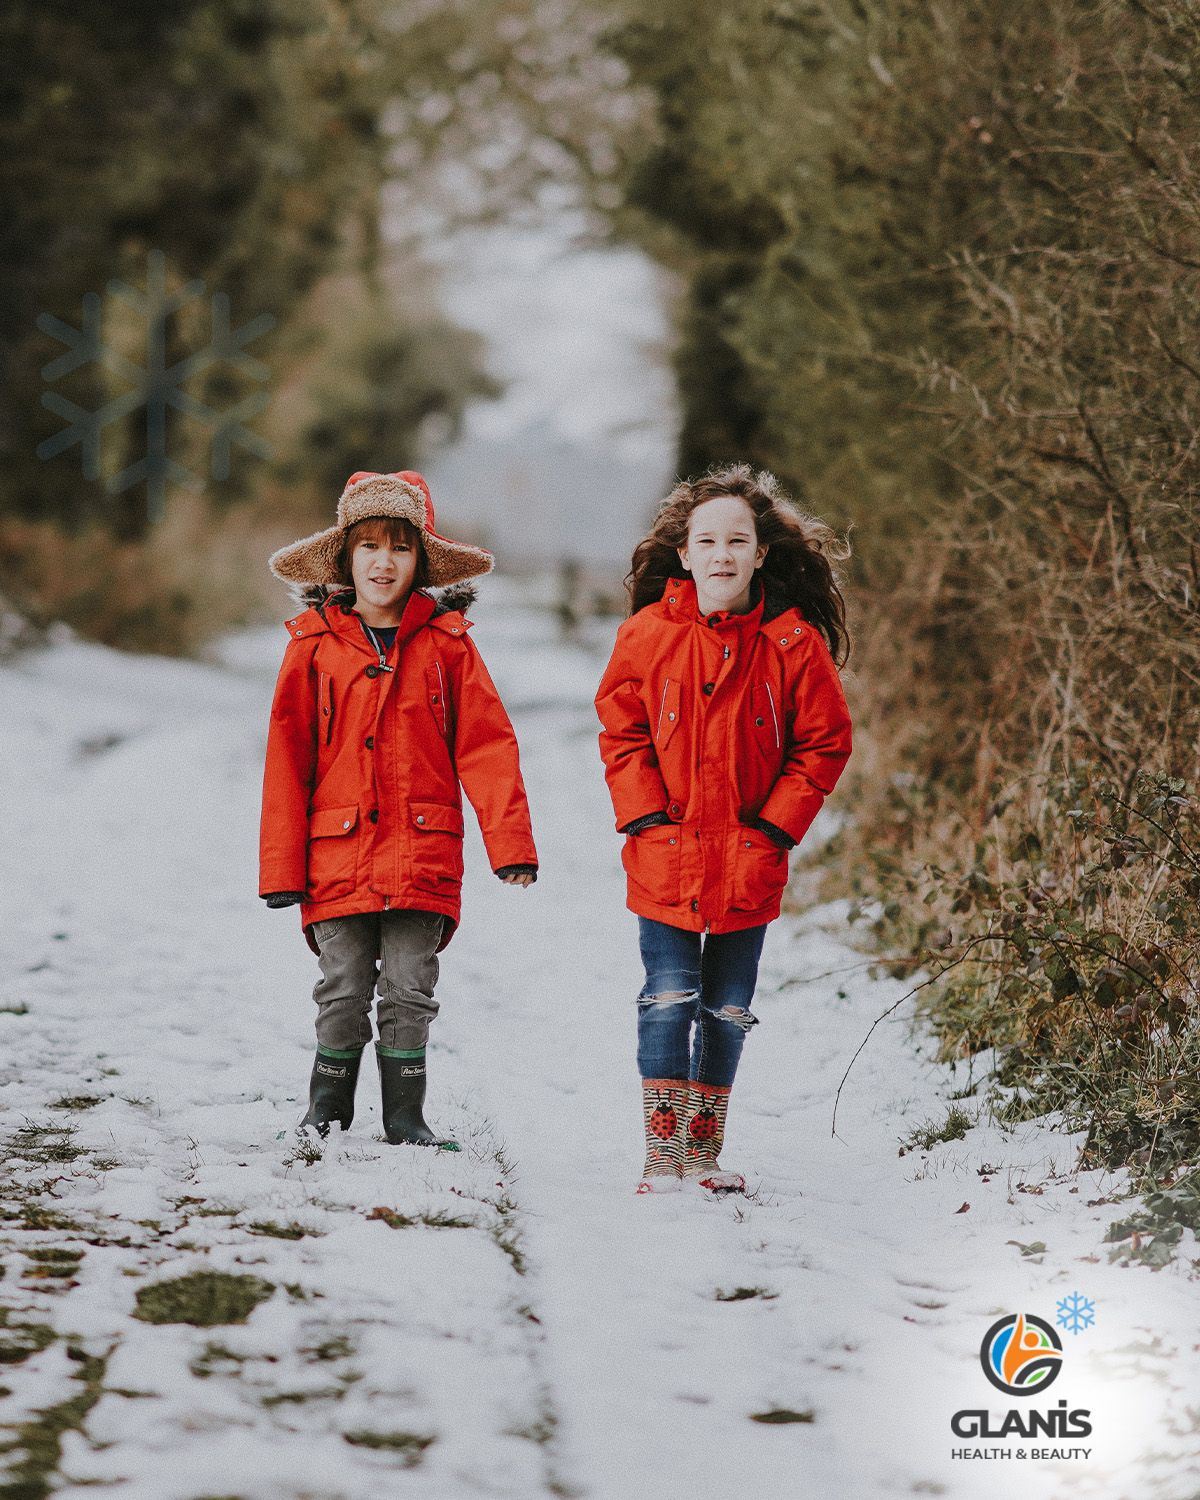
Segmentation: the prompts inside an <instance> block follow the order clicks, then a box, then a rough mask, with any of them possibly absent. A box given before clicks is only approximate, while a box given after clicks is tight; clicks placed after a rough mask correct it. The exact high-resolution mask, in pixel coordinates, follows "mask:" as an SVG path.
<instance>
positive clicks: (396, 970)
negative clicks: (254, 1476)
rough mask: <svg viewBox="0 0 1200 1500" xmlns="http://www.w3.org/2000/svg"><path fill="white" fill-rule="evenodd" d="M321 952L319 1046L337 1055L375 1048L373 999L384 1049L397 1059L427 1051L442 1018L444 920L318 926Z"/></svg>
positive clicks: (387, 914) (432, 915) (393, 915)
mask: <svg viewBox="0 0 1200 1500" xmlns="http://www.w3.org/2000/svg"><path fill="white" fill-rule="evenodd" d="M312 932H313V937H314V938H315V939H316V942H317V947H318V948H320V950H321V957H320V963H321V977H320V979H319V980H318V981H317V984H316V988H315V989H314V990H313V999H314V1000H315V1001H316V1002H317V1045H318V1046H319V1047H322V1048H324V1049H325V1050H327V1051H330V1052H344V1051H351V1050H355V1049H357V1048H359V1047H365V1046H366V1044H367V1043H368V1042H369V1041H370V1040H371V999H372V996H373V995H374V994H375V992H376V990H378V995H379V1003H378V1005H377V1006H376V1010H375V1020H376V1024H377V1026H378V1028H379V1043H380V1045H381V1046H383V1047H388V1048H391V1049H394V1050H396V1051H406V1052H407V1051H416V1050H418V1049H419V1048H422V1047H424V1046H425V1043H426V1041H427V1040H428V1037H429V1023H430V1021H432V1020H433V1018H434V1016H436V1015H437V1012H438V1003H437V1001H436V1000H435V999H434V998H433V989H434V986H435V985H436V984H437V978H438V961H437V946H438V944H439V943H440V942H441V940H442V918H441V916H440V915H438V913H436V912H428V911H380V912H360V913H356V914H355V915H354V916H350V917H332V918H331V919H330V920H329V921H327V922H316V923H314V924H313V929H312Z"/></svg>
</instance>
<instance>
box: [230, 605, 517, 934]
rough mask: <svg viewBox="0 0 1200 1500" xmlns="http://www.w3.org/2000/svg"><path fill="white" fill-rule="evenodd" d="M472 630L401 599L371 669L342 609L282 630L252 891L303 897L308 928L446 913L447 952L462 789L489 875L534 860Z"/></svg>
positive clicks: (509, 749) (457, 883)
mask: <svg viewBox="0 0 1200 1500" xmlns="http://www.w3.org/2000/svg"><path fill="white" fill-rule="evenodd" d="M470 625H471V622H470V621H469V620H467V619H466V618H465V616H464V615H463V614H462V613H461V612H460V611H459V610H456V609H455V610H444V611H441V610H439V608H438V606H437V605H436V604H435V602H434V600H433V599H431V598H430V597H429V595H428V594H424V593H422V592H420V591H418V590H414V591H413V593H412V594H411V595H410V596H409V599H408V603H407V605H406V606H405V610H404V614H403V617H402V619H401V621H400V625H399V628H398V630H397V632H396V640H395V644H394V645H393V647H392V650H391V651H390V652H389V653H388V658H387V666H386V667H384V666H381V665H380V660H379V656H378V654H377V652H376V651H375V649H374V647H373V646H372V644H371V643H370V641H369V640H368V639H367V636H366V632H365V631H364V629H363V625H362V620H361V618H360V616H359V615H358V614H357V613H355V611H354V610H353V609H351V608H349V607H348V606H347V605H346V604H341V603H338V602H336V601H332V600H331V601H327V602H326V603H324V604H322V605H321V606H319V607H316V608H312V609H308V610H306V611H305V612H304V613H303V614H301V615H298V616H297V617H296V618H295V619H292V620H289V621H288V622H287V629H288V634H289V636H290V637H291V639H290V640H289V642H288V645H287V649H286V651H285V653H284V658H283V665H282V667H281V668H280V670H279V680H278V683H277V684H276V688H275V699H274V702H273V703H272V705H271V722H270V730H269V733H268V736H267V763H266V770H265V773H264V776H263V803H262V827H261V837H260V859H259V891H260V893H261V894H263V895H266V894H268V893H270V892H272V891H305V892H306V893H307V894H306V899H305V901H304V903H303V904H302V906H301V908H300V915H301V921H302V923H303V925H304V928H305V933H306V935H308V929H309V928H310V927H311V925H312V924H313V923H314V922H320V921H324V920H326V919H328V918H330V917H342V916H347V915H349V914H351V913H354V912H371V911H386V910H388V909H389V908H392V907H400V908H412V909H415V910H419V911H431V912H441V913H442V915H443V916H446V917H448V918H449V919H450V920H449V921H448V922H447V923H446V924H445V934H444V936H443V939H442V947H445V945H446V943H447V942H449V940H450V938H451V936H452V935H453V932H454V927H455V926H456V925H457V923H458V920H459V914H460V909H461V890H462V875H463V813H462V797H461V795H460V792H459V783H460V781H461V783H462V786H463V789H464V790H465V791H466V793H467V796H468V797H469V798H470V800H471V805H472V806H473V807H474V809H475V812H476V814H477V816H478V818H479V824H480V827H481V829H482V831H483V840H484V844H485V845H486V848H487V852H488V858H489V859H490V861H491V863H492V867H493V868H494V869H500V868H502V867H503V866H505V865H520V864H528V865H536V864H537V852H536V850H535V849H534V844H533V834H532V832H531V829H530V823H529V807H528V804H527V802H526V799H525V787H524V784H523V782H522V780H521V771H520V766H519V764H518V758H517V741H516V736H515V735H514V734H513V729H512V725H511V724H510V723H509V719H508V715H507V714H506V713H505V711H504V706H503V704H502V703H501V702H500V697H499V695H498V693H497V692H496V689H495V686H494V685H493V683H492V680H491V678H490V677H489V676H488V672H487V668H486V667H485V666H484V664H483V661H482V659H481V657H480V655H479V652H478V651H477V650H476V648H475V646H474V645H473V644H472V643H471V641H470V640H469V639H468V638H467V631H468V629H469V628H470ZM309 941H310V944H311V937H310V939H309Z"/></svg>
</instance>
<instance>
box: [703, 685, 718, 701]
mask: <svg viewBox="0 0 1200 1500" xmlns="http://www.w3.org/2000/svg"><path fill="white" fill-rule="evenodd" d="M715 687H716V683H715V682H706V683H705V684H704V691H705V692H706V693H707V694H708V695H709V697H710V698H711V697H712V690H713V688H715Z"/></svg>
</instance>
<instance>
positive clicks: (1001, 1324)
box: [979, 1313, 1063, 1396]
mask: <svg viewBox="0 0 1200 1500" xmlns="http://www.w3.org/2000/svg"><path fill="white" fill-rule="evenodd" d="M1062 1357H1063V1355H1062V1341H1061V1340H1060V1339H1059V1336H1058V1334H1057V1333H1055V1331H1054V1329H1053V1327H1052V1326H1051V1325H1050V1324H1049V1323H1047V1322H1046V1320H1045V1318H1039V1317H1035V1316H1034V1314H1033V1313H1008V1314H1007V1315H1006V1316H1005V1317H1003V1318H999V1319H998V1320H997V1321H996V1322H995V1323H993V1324H992V1326H991V1327H990V1328H989V1329H988V1331H987V1332H986V1333H985V1334H984V1336H983V1342H982V1344H981V1345H980V1346H979V1362H980V1364H981V1365H982V1366H983V1373H984V1374H985V1375H986V1376H987V1378H988V1379H989V1380H990V1381H991V1382H992V1384H993V1385H994V1386H995V1387H996V1389H997V1390H1000V1391H1003V1392H1004V1393H1005V1395H1008V1396H1031V1395H1033V1394H1034V1393H1035V1392H1036V1393H1037V1394H1039V1395H1040V1394H1041V1393H1042V1392H1043V1391H1045V1390H1046V1389H1047V1388H1048V1387H1049V1386H1051V1385H1052V1384H1053V1383H1054V1381H1055V1379H1056V1378H1057V1377H1058V1373H1059V1371H1060V1370H1061V1369H1062Z"/></svg>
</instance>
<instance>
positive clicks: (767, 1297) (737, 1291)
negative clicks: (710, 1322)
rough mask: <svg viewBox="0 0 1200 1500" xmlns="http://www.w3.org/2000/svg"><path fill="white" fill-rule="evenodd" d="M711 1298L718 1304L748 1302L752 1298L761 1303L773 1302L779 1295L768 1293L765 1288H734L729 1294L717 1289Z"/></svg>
mask: <svg viewBox="0 0 1200 1500" xmlns="http://www.w3.org/2000/svg"><path fill="white" fill-rule="evenodd" d="M713 1296H714V1297H715V1298H716V1300H717V1301H718V1302H749V1301H750V1299H751V1298H752V1297H758V1298H759V1299H760V1300H761V1301H763V1302H773V1301H774V1300H775V1298H776V1297H778V1296H779V1293H778V1292H770V1291H768V1290H767V1288H766V1287H765V1286H735V1287H734V1289H733V1290H732V1291H731V1292H726V1291H723V1290H722V1289H721V1288H720V1287H718V1288H717V1290H716V1291H715V1292H714V1293H713Z"/></svg>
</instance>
